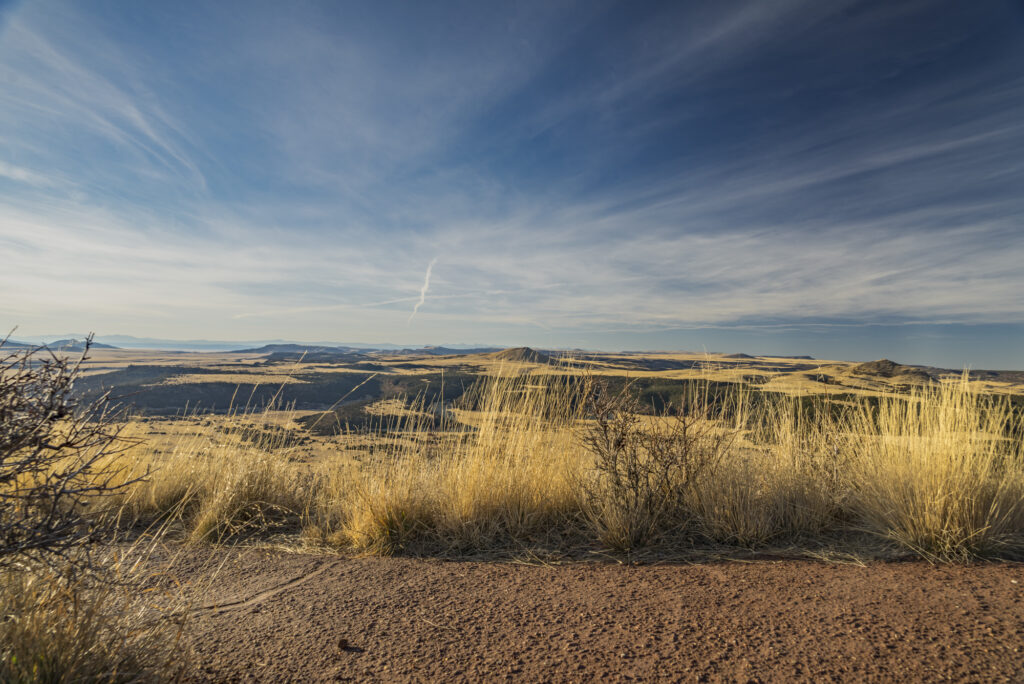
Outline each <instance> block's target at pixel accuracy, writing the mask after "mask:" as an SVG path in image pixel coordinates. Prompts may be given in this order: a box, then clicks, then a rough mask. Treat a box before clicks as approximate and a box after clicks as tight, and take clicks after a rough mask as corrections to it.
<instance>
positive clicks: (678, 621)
mask: <svg viewBox="0 0 1024 684" xmlns="http://www.w3.org/2000/svg"><path fill="white" fill-rule="evenodd" d="M211 562H215V563H217V564H221V563H223V565H222V567H221V569H220V572H219V573H218V575H217V579H216V580H215V582H214V583H213V585H212V587H209V588H206V589H204V590H203V593H202V595H201V598H200V601H199V603H198V604H197V607H196V609H195V610H194V612H193V613H192V617H191V619H189V621H188V622H187V625H186V641H187V643H188V644H189V645H190V646H191V648H192V650H193V655H192V660H191V665H190V666H189V670H188V672H187V674H186V679H188V680H191V681H261V682H262V681H266V682H270V681H275V682H276V681H303V682H307V681H388V682H407V681H409V682H411V681H445V682H449V681H505V680H510V681H524V682H540V681H553V682H558V681H572V682H575V681H739V682H748V681H754V682H758V681H780V680H786V681H790V680H804V681H811V680H814V681H857V682H860V681H883V680H885V681H891V680H903V681H935V680H947V679H953V680H961V681H1024V650H1022V649H1024V604H1022V598H1024V595H1022V592H1024V566H1022V565H1016V564H979V565H973V566H966V567H964V566H931V565H928V564H926V563H923V562H903V563H873V564H870V565H868V566H867V567H858V566H851V565H838V564H827V563H819V562H813V561H771V562H768V561H764V562H753V563H750V562H709V563H706V564H696V565H640V566H626V565H617V564H614V563H574V564H566V565H557V566H544V565H539V566H528V565H521V564H514V563H485V562H452V561H435V560H417V559H404V558H345V557H334V556H314V555H302V554H283V553H275V552H268V551H258V550H251V549H250V550H230V551H223V550H220V551H218V550H207V551H189V552H187V553H186V554H184V556H180V557H179V558H178V560H177V561H176V562H175V573H176V574H177V576H178V577H179V579H182V580H184V581H186V582H191V583H192V584H193V586H197V585H198V584H199V583H200V582H201V580H202V578H203V577H208V574H209V569H210V564H211Z"/></svg>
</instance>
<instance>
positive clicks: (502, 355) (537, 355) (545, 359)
mask: <svg viewBox="0 0 1024 684" xmlns="http://www.w3.org/2000/svg"><path fill="white" fill-rule="evenodd" d="M491 358H494V359H497V360H499V361H516V362H520V363H551V357H550V356H548V355H547V354H544V353H543V352H539V351H537V350H536V349H531V348H529V347H512V348H510V349H503V350H501V351H500V352H494V353H493V354H491Z"/></svg>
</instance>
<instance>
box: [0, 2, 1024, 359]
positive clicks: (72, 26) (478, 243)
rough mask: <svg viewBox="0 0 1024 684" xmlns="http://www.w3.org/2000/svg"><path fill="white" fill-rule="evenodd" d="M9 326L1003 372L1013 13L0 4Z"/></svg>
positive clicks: (582, 5) (1023, 170)
mask: <svg viewBox="0 0 1024 684" xmlns="http://www.w3.org/2000/svg"><path fill="white" fill-rule="evenodd" d="M0 255H2V256H0V258H2V262H0V263H2V264H3V266H2V268H0V328H4V331H5V332H6V330H9V329H12V328H14V327H15V326H17V331H16V334H15V335H14V337H15V338H17V337H18V335H19V334H20V335H22V336H32V335H45V334H55V335H56V334H64V333H67V332H69V331H79V332H85V331H95V332H96V333H97V334H98V335H100V336H102V335H105V334H108V335H109V334H128V335H136V336H140V337H160V338H175V339H186V338H193V339H194V338H203V339H245V340H252V339H288V340H295V341H314V340H316V341H325V340H333V341H337V342H339V343H340V342H365V343H380V342H390V343H395V344H403V345H420V344H452V343H467V344H474V343H478V344H488V345H499V346H512V345H530V346H536V347H545V348H554V347H559V348H585V349H608V350H614V349H619V350H624V349H629V350H639V349H686V350H701V349H706V350H709V351H728V352H746V353H751V354H793V355H797V354H811V355H814V356H816V357H818V358H833V359H836V358H838V359H848V360H868V359H873V358H880V357H883V356H884V357H889V358H895V359H896V360H898V361H901V362H906V363H922V364H932V365H941V366H945V367H951V368H961V367H964V366H971V367H974V368H1006V369H1012V368H1016V369H1021V368H1024V3H1020V2H1018V1H1016V0H988V1H986V2H962V1H959V0H956V1H951V2H944V1H942V0H928V1H927V2H919V1H915V0H892V1H890V0H872V1H849V0H829V1H828V2H821V1H820V0H771V1H770V2H766V1H762V0H749V1H740V0H709V1H707V2H697V1H694V2H684V1H676V2H665V3H660V4H659V3H654V2H645V3H636V2H606V1H604V0H586V1H581V2H557V1H553V0H542V1H538V2H512V1H502V2H482V1H467V2H429V3H418V2H402V3H398V2H372V3H371V2H324V3H317V2H288V3H281V2H245V3H233V2H227V1H223V2H202V3H194V2H188V1H184V2H175V3H148V2H146V3H140V2H132V1H127V0H125V1H123V2H94V1H91V0H81V1H75V2H51V1H49V0H24V1H22V2H13V3H12V2H4V1H3V0H0Z"/></svg>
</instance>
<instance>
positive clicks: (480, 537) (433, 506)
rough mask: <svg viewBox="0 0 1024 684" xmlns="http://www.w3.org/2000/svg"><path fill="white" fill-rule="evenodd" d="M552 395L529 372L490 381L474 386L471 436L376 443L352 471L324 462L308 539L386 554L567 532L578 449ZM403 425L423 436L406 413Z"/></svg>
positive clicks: (562, 402)
mask: <svg viewBox="0 0 1024 684" xmlns="http://www.w3.org/2000/svg"><path fill="white" fill-rule="evenodd" d="M561 382H562V384H563V385H564V381H561ZM556 384H557V383H556ZM559 389H560V388H559V387H553V386H552V385H551V384H549V383H543V384H537V383H536V382H535V381H534V379H533V378H531V377H530V376H528V375H523V374H502V375H500V376H495V377H494V378H492V379H491V380H490V381H489V382H487V383H486V384H485V385H484V386H483V388H482V389H481V397H480V401H481V403H482V406H481V408H480V410H479V411H478V412H477V413H476V416H475V417H476V420H475V421H474V429H473V430H472V431H470V432H468V433H463V432H461V431H458V430H447V431H441V432H438V433H436V434H435V435H434V436H432V437H430V436H428V438H427V439H425V440H413V439H408V438H406V439H402V438H401V437H398V436H392V437H388V438H385V439H384V443H383V444H382V445H381V447H382V448H378V449H377V450H376V452H375V453H376V454H377V456H376V457H375V459H374V460H373V461H372V462H371V463H370V464H368V466H367V467H366V468H365V469H363V470H361V471H358V472H353V471H352V470H351V469H350V468H346V467H345V466H344V464H342V465H341V466H340V467H339V466H338V465H337V464H331V463H328V464H325V467H324V470H323V471H322V473H321V479H320V481H319V482H320V484H321V486H320V487H319V488H318V500H317V503H316V504H315V506H314V508H315V510H316V511H317V516H316V522H315V525H314V527H315V532H316V534H317V535H318V536H319V537H320V538H322V539H325V540H329V541H333V542H335V543H341V544H347V545H351V546H352V547H354V548H355V549H357V550H359V551H364V552H371V553H384V554H389V553H394V552H396V551H399V550H403V549H409V550H433V551H469V550H486V549H490V548H493V547H495V546H507V545H509V544H516V543H527V542H529V541H531V540H533V541H536V540H539V539H543V538H545V537H547V536H549V535H550V534H552V533H555V534H557V533H558V532H560V531H561V530H563V529H565V528H566V527H571V526H572V521H571V519H572V517H573V515H574V514H576V513H577V512H578V511H579V508H580V496H581V493H580V490H579V488H578V487H577V486H576V481H577V480H576V469H577V468H578V465H579V452H580V448H579V445H578V444H577V442H576V441H575V440H574V437H573V433H572V429H571V428H572V418H573V409H572V408H571V407H570V406H568V404H567V403H566V400H567V398H568V393H567V392H566V391H559ZM402 427H403V428H404V429H405V430H406V431H407V432H410V433H422V432H423V430H422V429H420V426H418V425H417V424H416V418H415V416H414V417H412V418H410V419H409V420H408V421H406V422H405V423H404V424H403V426H402ZM448 427H454V426H448ZM389 434H392V435H395V434H398V435H400V434H401V430H399V431H394V430H392V431H390V432H389Z"/></svg>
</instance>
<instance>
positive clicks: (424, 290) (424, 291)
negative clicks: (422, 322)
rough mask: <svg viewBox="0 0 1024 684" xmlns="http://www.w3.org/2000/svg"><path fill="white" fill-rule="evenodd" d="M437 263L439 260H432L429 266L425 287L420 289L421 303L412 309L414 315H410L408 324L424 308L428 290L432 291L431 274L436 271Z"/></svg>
mask: <svg viewBox="0 0 1024 684" xmlns="http://www.w3.org/2000/svg"><path fill="white" fill-rule="evenodd" d="M436 263H437V259H431V261H430V263H429V264H427V275H426V276H424V278H423V287H421V288H420V301H418V302H416V306H414V307H413V308H412V313H411V314H409V320H408V321H407V324H408V323H412V317H413V316H415V315H416V312H417V311H419V310H420V307H421V306H423V302H425V301H426V299H427V290H429V289H430V272H431V271H432V270H433V269H434V264H436Z"/></svg>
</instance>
